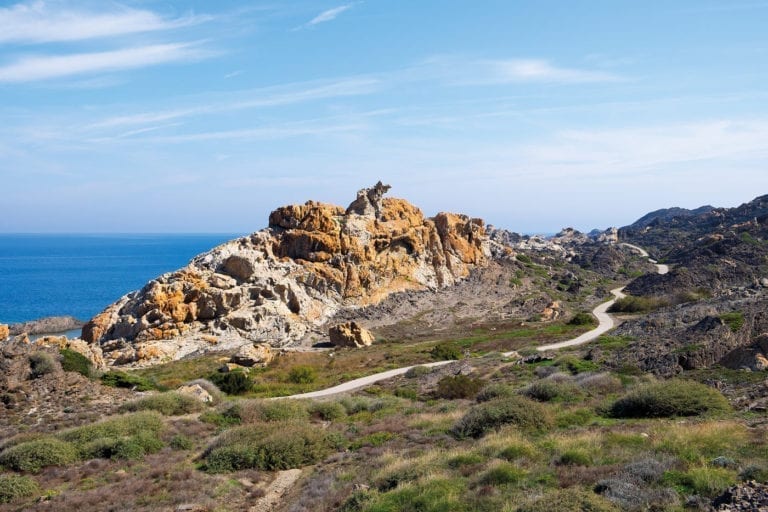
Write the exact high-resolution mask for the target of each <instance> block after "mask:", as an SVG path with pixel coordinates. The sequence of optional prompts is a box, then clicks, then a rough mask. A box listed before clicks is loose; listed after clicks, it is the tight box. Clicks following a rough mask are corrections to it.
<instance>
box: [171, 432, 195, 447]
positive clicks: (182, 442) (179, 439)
mask: <svg viewBox="0 0 768 512" xmlns="http://www.w3.org/2000/svg"><path fill="white" fill-rule="evenodd" d="M168 446H170V447H171V448H173V449H174V450H191V449H192V448H193V447H194V446H195V443H194V442H193V441H192V439H190V438H189V437H188V436H185V435H184V434H176V435H175V436H173V437H172V438H171V440H170V442H169V443H168Z"/></svg>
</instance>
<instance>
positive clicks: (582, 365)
mask: <svg viewBox="0 0 768 512" xmlns="http://www.w3.org/2000/svg"><path fill="white" fill-rule="evenodd" d="M555 364H556V365H557V366H558V367H560V368H565V369H566V370H568V371H569V372H571V374H573V375H577V374H579V373H584V372H594V371H596V370H599V369H600V365H599V364H597V363H596V362H594V361H588V360H586V359H579V358H577V357H574V356H564V357H561V358H559V359H558V360H557V361H556V362H555Z"/></svg>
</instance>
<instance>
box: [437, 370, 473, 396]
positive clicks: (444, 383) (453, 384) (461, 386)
mask: <svg viewBox="0 0 768 512" xmlns="http://www.w3.org/2000/svg"><path fill="white" fill-rule="evenodd" d="M483 384H484V382H483V381H482V380H480V379H473V378H471V377H467V376H466V375H455V376H453V375H448V376H445V377H443V378H442V379H440V380H439V381H438V383H437V389H436V390H435V397H436V398H447V399H456V398H473V397H474V396H475V395H477V393H478V391H480V389H481V388H482V387H483Z"/></svg>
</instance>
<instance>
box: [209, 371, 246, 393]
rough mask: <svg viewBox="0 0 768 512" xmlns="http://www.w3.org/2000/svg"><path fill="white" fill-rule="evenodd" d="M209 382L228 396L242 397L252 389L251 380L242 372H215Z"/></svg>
mask: <svg viewBox="0 0 768 512" xmlns="http://www.w3.org/2000/svg"><path fill="white" fill-rule="evenodd" d="M209 380H210V381H211V382H212V383H213V384H214V385H215V386H216V387H218V388H219V389H220V390H221V391H223V392H224V393H226V394H228V395H242V394H243V393H247V392H248V391H250V390H251V388H253V383H252V382H251V379H249V378H248V375H246V374H245V373H244V372H216V373H213V374H212V375H211V376H210V377H209Z"/></svg>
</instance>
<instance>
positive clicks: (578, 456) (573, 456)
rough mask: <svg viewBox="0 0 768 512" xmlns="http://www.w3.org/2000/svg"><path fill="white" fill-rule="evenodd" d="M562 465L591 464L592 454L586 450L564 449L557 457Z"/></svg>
mask: <svg viewBox="0 0 768 512" xmlns="http://www.w3.org/2000/svg"><path fill="white" fill-rule="evenodd" d="M557 463H558V464H560V465H562V466H591V465H592V456H591V455H590V454H589V453H588V452H587V451H586V450H579V449H573V450H566V451H564V452H563V453H562V454H561V455H560V457H559V458H558V459H557Z"/></svg>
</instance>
